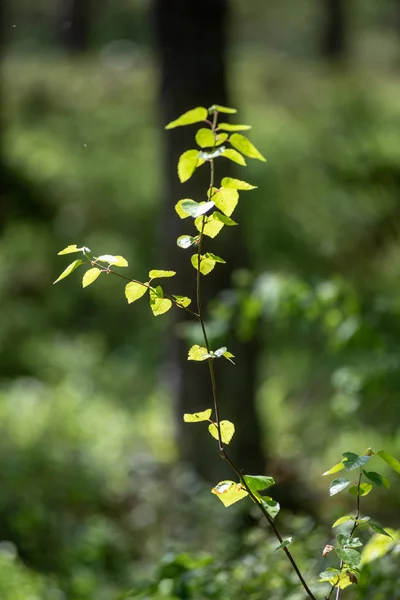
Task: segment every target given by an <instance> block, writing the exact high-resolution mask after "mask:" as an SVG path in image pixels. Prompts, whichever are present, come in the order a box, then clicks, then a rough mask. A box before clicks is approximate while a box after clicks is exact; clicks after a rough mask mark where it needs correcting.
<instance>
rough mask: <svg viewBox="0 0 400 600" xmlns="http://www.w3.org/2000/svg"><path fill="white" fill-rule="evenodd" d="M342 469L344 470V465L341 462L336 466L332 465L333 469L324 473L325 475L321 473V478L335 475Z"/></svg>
mask: <svg viewBox="0 0 400 600" xmlns="http://www.w3.org/2000/svg"><path fill="white" fill-rule="evenodd" d="M342 469H344V464H343V463H342V462H340V463H337V464H336V465H333V467H332V468H331V469H329V471H325V473H322V476H324V475H332V474H333V473H337V472H338V471H341V470H342Z"/></svg>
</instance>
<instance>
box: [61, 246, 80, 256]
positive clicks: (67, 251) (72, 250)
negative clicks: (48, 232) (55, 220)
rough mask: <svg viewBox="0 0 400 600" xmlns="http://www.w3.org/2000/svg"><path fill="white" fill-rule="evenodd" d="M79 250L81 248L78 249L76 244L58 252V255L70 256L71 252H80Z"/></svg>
mask: <svg viewBox="0 0 400 600" xmlns="http://www.w3.org/2000/svg"><path fill="white" fill-rule="evenodd" d="M81 250H82V248H78V246H77V245H76V244H73V245H71V246H67V247H66V248H64V250H60V252H58V255H61V254H72V253H73V252H80V251H81Z"/></svg>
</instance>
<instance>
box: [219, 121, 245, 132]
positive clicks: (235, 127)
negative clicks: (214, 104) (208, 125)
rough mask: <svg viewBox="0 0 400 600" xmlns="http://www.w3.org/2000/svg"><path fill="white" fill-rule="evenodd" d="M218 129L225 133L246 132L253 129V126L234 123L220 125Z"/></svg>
mask: <svg viewBox="0 0 400 600" xmlns="http://www.w3.org/2000/svg"><path fill="white" fill-rule="evenodd" d="M218 129H223V131H246V130H247V129H251V125H233V124H232V123H218Z"/></svg>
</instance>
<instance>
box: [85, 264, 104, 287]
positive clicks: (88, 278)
mask: <svg viewBox="0 0 400 600" xmlns="http://www.w3.org/2000/svg"><path fill="white" fill-rule="evenodd" d="M100 273H101V270H100V269H97V268H96V267H95V268H93V269H89V270H88V271H86V273H85V274H84V276H83V279H82V287H87V286H88V285H90V284H91V283H93V281H96V279H97V278H98V276H99V275H100Z"/></svg>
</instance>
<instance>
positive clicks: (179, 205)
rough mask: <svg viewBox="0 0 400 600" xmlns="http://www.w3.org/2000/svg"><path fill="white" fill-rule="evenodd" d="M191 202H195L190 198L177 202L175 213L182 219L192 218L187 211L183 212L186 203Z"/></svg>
mask: <svg viewBox="0 0 400 600" xmlns="http://www.w3.org/2000/svg"><path fill="white" fill-rule="evenodd" d="M189 200H190V202H194V200H191V199H190V198H183V199H182V200H179V202H177V203H176V204H175V212H176V213H177V215H178V216H179V217H180V218H181V219H187V218H188V217H190V214H189V213H188V212H186V211H185V210H183V208H182V204H183V203H184V202H188V201H189ZM196 204H197V202H196Z"/></svg>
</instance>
